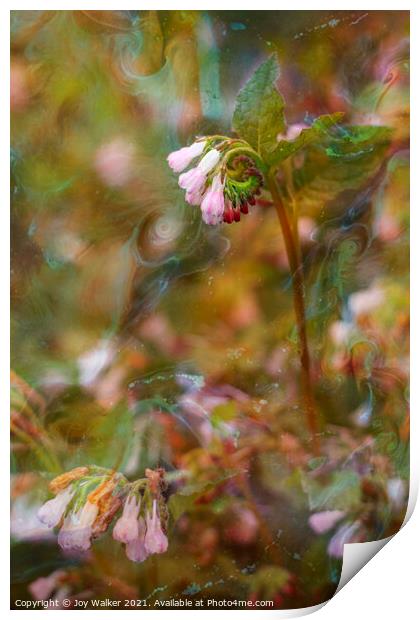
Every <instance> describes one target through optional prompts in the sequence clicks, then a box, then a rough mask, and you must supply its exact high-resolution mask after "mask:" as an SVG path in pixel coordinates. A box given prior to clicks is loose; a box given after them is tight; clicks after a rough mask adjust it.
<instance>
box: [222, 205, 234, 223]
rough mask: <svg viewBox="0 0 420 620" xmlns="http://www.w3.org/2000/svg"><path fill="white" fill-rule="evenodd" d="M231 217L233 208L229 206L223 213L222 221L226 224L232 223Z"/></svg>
mask: <svg viewBox="0 0 420 620" xmlns="http://www.w3.org/2000/svg"><path fill="white" fill-rule="evenodd" d="M233 218H234V214H233V209H232V208H231V207H228V208H227V209H226V210H225V212H224V213H223V221H224V222H226V224H232V222H233Z"/></svg>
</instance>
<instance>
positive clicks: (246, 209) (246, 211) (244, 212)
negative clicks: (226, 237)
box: [241, 202, 249, 215]
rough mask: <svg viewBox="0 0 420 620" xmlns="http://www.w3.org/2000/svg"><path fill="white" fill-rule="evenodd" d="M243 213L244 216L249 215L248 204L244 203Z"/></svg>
mask: <svg viewBox="0 0 420 620" xmlns="http://www.w3.org/2000/svg"><path fill="white" fill-rule="evenodd" d="M241 213H243V214H244V215H246V214H247V213H249V209H248V205H247V203H246V202H243V203H242V204H241Z"/></svg>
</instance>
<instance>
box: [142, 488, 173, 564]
mask: <svg viewBox="0 0 420 620" xmlns="http://www.w3.org/2000/svg"><path fill="white" fill-rule="evenodd" d="M146 528H147V529H146V536H145V538H144V544H145V548H146V551H147V553H148V554H152V553H165V551H166V550H167V548H168V539H167V537H166V535H165V534H164V532H163V530H162V525H161V522H160V517H159V515H158V512H157V502H156V500H153V508H152V515H151V516H150V515H146Z"/></svg>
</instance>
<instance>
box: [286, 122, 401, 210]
mask: <svg viewBox="0 0 420 620" xmlns="http://www.w3.org/2000/svg"><path fill="white" fill-rule="evenodd" d="M390 139H391V129H389V128H388V127H378V126H370V125H367V126H353V127H335V128H334V130H333V131H331V132H330V134H329V136H328V139H326V140H324V141H323V142H322V143H312V144H311V145H309V146H308V148H307V149H306V150H305V161H304V163H303V166H302V167H301V168H300V169H298V170H295V172H294V189H295V196H294V197H295V200H296V202H297V203H298V204H299V205H300V207H301V208H302V207H304V206H306V207H308V208H309V209H310V208H311V207H312V206H313V207H315V208H319V205H322V204H325V203H326V202H328V201H330V200H333V199H334V198H336V197H337V196H338V195H339V194H340V193H341V192H343V191H345V190H356V189H359V188H360V187H361V186H362V185H363V184H364V183H366V182H367V181H368V180H369V179H370V178H371V177H372V176H373V175H374V174H375V173H376V172H377V171H378V169H379V167H380V165H381V164H382V163H383V161H384V155H385V153H386V150H387V148H388V145H389V143H390Z"/></svg>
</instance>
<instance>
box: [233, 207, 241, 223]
mask: <svg viewBox="0 0 420 620" xmlns="http://www.w3.org/2000/svg"><path fill="white" fill-rule="evenodd" d="M233 219H234V220H235V222H239V221H240V220H241V212H240V211H239V209H235V210H234V212H233Z"/></svg>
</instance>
